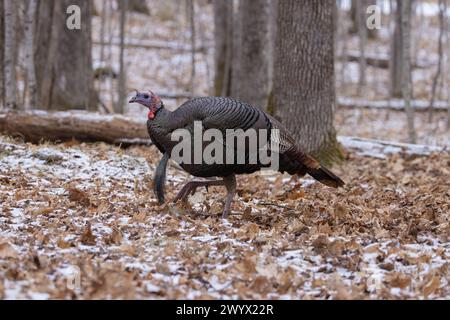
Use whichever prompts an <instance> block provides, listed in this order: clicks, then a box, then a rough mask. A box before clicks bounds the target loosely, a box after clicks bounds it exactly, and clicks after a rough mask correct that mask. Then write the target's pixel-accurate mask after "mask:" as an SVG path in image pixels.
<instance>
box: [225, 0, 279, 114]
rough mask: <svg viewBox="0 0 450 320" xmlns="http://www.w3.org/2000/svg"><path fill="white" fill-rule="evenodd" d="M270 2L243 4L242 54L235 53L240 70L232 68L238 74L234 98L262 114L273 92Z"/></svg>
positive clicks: (267, 0) (239, 15) (240, 15)
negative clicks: (271, 81) (271, 87)
mask: <svg viewBox="0 0 450 320" xmlns="http://www.w3.org/2000/svg"><path fill="white" fill-rule="evenodd" d="M270 2H271V1H270V0H253V1H245V0H244V1H241V3H240V10H239V14H238V18H239V20H240V21H239V27H240V32H239V34H240V37H239V40H240V43H239V51H238V52H236V51H234V52H236V53H237V56H236V59H237V60H239V67H238V68H233V72H235V74H236V77H235V82H236V83H235V88H236V90H235V92H233V96H234V97H235V98H238V99H240V100H242V101H245V102H248V103H250V104H252V105H255V106H258V107H260V108H261V109H263V110H266V109H267V99H268V96H269V90H270V80H269V73H270V69H271V65H270V60H271V58H270V53H271V48H270V47H271V37H270V16H271V12H270Z"/></svg>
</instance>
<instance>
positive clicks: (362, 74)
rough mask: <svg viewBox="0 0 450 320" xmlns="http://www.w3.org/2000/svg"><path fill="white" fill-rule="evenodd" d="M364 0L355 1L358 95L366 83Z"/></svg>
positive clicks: (365, 6)
mask: <svg viewBox="0 0 450 320" xmlns="http://www.w3.org/2000/svg"><path fill="white" fill-rule="evenodd" d="M366 8H367V1H366V0H358V1H356V21H357V24H358V38H359V53H360V55H359V81H358V95H359V96H361V95H362V94H363V92H364V89H365V87H366V84H367V80H366V66H367V64H366V46H367V27H366Z"/></svg>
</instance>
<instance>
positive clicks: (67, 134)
mask: <svg viewBox="0 0 450 320" xmlns="http://www.w3.org/2000/svg"><path fill="white" fill-rule="evenodd" d="M145 120H146V119H145V118H144V119H142V120H141V119H136V118H131V117H125V116H122V115H110V114H108V115H104V114H99V113H91V112H85V111H64V112H46V111H39V110H33V111H20V112H17V111H9V112H3V113H0V132H1V133H3V134H7V135H10V136H13V137H21V138H23V139H24V140H25V141H29V142H34V143H37V142H40V141H42V140H49V141H66V140H71V139H76V140H79V141H104V142H108V143H124V144H129V143H131V142H134V141H139V143H142V141H144V140H145V141H147V142H148V140H149V137H148V133H147V130H146V126H145Z"/></svg>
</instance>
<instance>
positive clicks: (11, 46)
mask: <svg viewBox="0 0 450 320" xmlns="http://www.w3.org/2000/svg"><path fill="white" fill-rule="evenodd" d="M3 6H4V14H5V20H4V23H5V46H4V48H3V49H4V56H3V59H4V60H3V64H4V66H3V67H4V72H5V80H4V81H5V106H6V108H7V109H15V108H17V92H16V86H17V83H16V80H17V79H16V63H15V54H14V53H15V46H16V22H17V7H16V6H17V2H16V1H10V0H4V2H3Z"/></svg>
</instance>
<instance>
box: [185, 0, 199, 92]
mask: <svg viewBox="0 0 450 320" xmlns="http://www.w3.org/2000/svg"><path fill="white" fill-rule="evenodd" d="M187 11H188V18H189V27H190V33H191V34H190V36H191V39H190V40H191V79H190V81H189V86H190V92H191V94H192V95H194V94H195V73H196V72H195V71H196V70H195V69H196V65H195V51H196V50H195V49H196V47H197V45H196V41H195V40H196V39H195V8H194V0H187Z"/></svg>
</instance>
